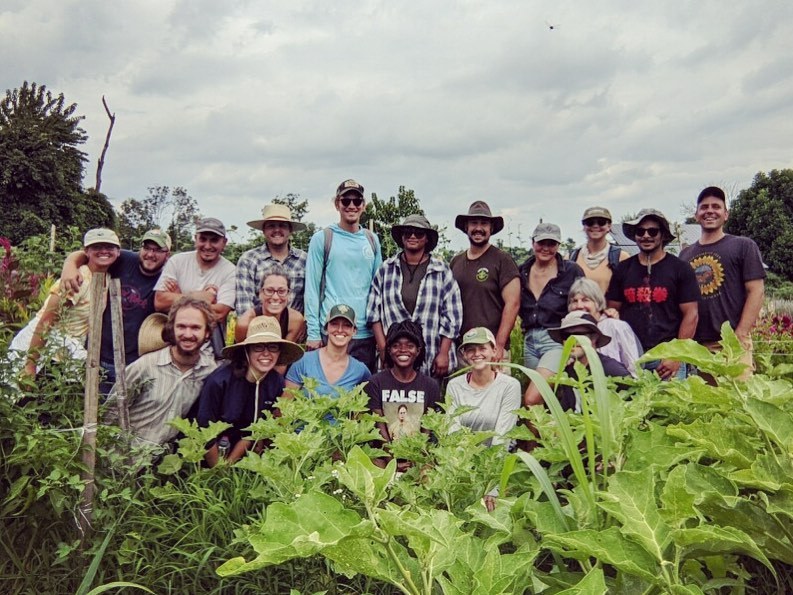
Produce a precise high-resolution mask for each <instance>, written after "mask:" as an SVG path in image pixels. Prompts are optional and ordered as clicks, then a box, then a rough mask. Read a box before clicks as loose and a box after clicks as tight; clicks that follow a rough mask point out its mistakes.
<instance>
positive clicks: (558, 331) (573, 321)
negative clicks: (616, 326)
mask: <svg viewBox="0 0 793 595" xmlns="http://www.w3.org/2000/svg"><path fill="white" fill-rule="evenodd" d="M589 333H595V334H596V335H597V336H596V337H595V340H594V341H592V344H593V345H594V346H595V347H596V348H600V347H604V346H605V345H608V344H609V343H611V337H609V336H608V335H604V334H603V332H602V331H601V330H600V329H599V328H598V325H597V322H596V321H595V319H594V318H592V315H591V314H587V313H586V312H581V311H575V312H570V313H569V314H568V315H567V316H565V317H564V318H562V322H561V324H560V325H559V326H558V327H557V328H549V329H548V334H549V335H550V336H551V339H553V340H554V341H556V342H557V343H564V342H565V341H566V340H567V337H569V336H570V335H584V334H589Z"/></svg>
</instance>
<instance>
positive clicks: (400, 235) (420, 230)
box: [366, 215, 463, 379]
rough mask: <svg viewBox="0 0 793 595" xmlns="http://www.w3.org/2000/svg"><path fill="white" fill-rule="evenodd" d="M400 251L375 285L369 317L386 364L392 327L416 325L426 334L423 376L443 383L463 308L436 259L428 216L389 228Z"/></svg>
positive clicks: (453, 359) (411, 217)
mask: <svg viewBox="0 0 793 595" xmlns="http://www.w3.org/2000/svg"><path fill="white" fill-rule="evenodd" d="M391 237H392V238H393V239H394V242H396V245H397V246H399V248H400V251H399V252H398V253H397V254H396V256H392V257H391V258H389V259H388V260H386V261H385V262H384V263H383V266H381V267H380V269H379V270H378V271H377V274H376V275H375V277H374V280H373V281H372V289H371V290H370V291H369V303H368V305H367V308H366V311H367V317H368V320H369V322H370V323H371V325H372V331H373V332H374V336H375V340H376V341H377V350H378V353H379V354H380V357H381V358H382V360H383V363H385V357H386V355H387V352H386V347H387V346H386V334H387V333H388V329H389V328H390V327H391V325H393V324H396V323H398V322H401V321H403V320H413V321H415V322H416V323H418V325H419V328H421V329H422V334H423V337H424V343H425V344H426V349H427V351H426V354H425V355H426V357H424V358H422V360H423V363H422V366H421V371H422V372H423V373H424V374H427V375H429V376H433V377H435V378H436V379H441V378H443V377H444V376H446V375H447V374H448V373H449V372H450V371H451V370H454V368H455V366H456V363H457V358H456V357H455V352H454V340H455V339H456V338H457V336H458V335H459V334H460V325H461V324H462V319H463V303H462V299H461V297H460V288H459V287H458V286H457V282H456V281H455V280H454V275H452V272H451V270H450V269H449V267H448V265H447V264H446V263H444V262H443V261H442V260H440V259H439V258H436V257H434V256H433V255H432V251H433V250H434V249H435V247H436V246H437V245H438V232H437V231H436V230H435V229H433V228H432V226H431V225H430V223H429V221H427V218H426V217H424V215H408V216H407V217H405V219H404V220H403V221H402V223H401V224H400V225H394V226H393V227H392V228H391Z"/></svg>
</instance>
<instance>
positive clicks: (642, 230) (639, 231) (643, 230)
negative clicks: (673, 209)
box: [633, 227, 661, 238]
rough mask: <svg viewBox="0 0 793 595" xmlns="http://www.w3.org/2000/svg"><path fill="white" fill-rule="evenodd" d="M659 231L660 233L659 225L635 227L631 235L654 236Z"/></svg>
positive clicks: (638, 236)
mask: <svg viewBox="0 0 793 595" xmlns="http://www.w3.org/2000/svg"><path fill="white" fill-rule="evenodd" d="M659 233H661V228H660V227H637V228H636V229H635V230H634V232H633V235H635V236H636V237H637V238H641V237H644V236H645V235H648V236H650V237H651V238H654V237H657V236H658V234H659Z"/></svg>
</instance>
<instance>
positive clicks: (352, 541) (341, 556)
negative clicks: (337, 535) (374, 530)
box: [322, 537, 421, 586]
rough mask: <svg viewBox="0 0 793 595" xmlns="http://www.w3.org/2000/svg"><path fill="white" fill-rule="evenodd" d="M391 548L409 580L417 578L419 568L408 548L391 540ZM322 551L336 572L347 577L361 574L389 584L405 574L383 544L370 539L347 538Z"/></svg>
mask: <svg viewBox="0 0 793 595" xmlns="http://www.w3.org/2000/svg"><path fill="white" fill-rule="evenodd" d="M390 548H391V551H392V552H393V554H394V555H395V556H396V557H397V559H398V560H399V563H400V564H401V565H402V568H404V569H405V571H406V572H408V573H409V575H410V577H411V579H412V580H418V579H419V577H420V576H421V568H420V567H419V565H418V564H417V562H416V560H415V559H414V558H413V557H412V556H411V555H410V553H409V552H408V551H407V549H406V548H405V547H404V546H403V545H402V544H400V543H398V542H397V541H394V540H391V542H390ZM322 554H323V555H324V556H325V557H326V558H328V559H329V560H331V561H332V562H333V565H334V569H335V570H336V571H337V572H339V573H341V574H344V575H346V576H348V577H352V576H353V575H354V574H363V575H365V576H369V577H372V578H375V579H379V580H382V581H386V582H388V583H390V584H392V585H397V586H399V585H403V584H404V583H405V577H404V576H403V574H402V572H401V571H400V569H399V567H398V566H397V564H396V562H395V561H394V560H393V559H392V558H391V557H390V555H389V553H388V551H387V550H386V548H385V546H384V545H383V544H382V543H379V542H377V541H375V540H373V539H366V538H355V537H349V538H346V539H343V540H341V541H340V542H339V544H338V545H333V546H329V547H327V548H325V549H324V550H322Z"/></svg>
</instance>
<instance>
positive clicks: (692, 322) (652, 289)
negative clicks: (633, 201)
mask: <svg viewBox="0 0 793 595" xmlns="http://www.w3.org/2000/svg"><path fill="white" fill-rule="evenodd" d="M622 231H623V233H624V234H625V236H626V237H628V238H633V239H634V241H635V242H636V245H637V246H638V247H639V253H638V254H636V255H634V256H631V257H630V258H629V259H627V260H625V261H623V262H621V263H620V264H619V266H617V269H616V270H615V271H614V275H613V276H612V278H611V282H610V283H609V288H608V292H607V293H606V299H607V301H608V307H609V308H615V309H617V310H619V312H620V316H621V317H622V319H623V320H625V322H627V323H628V324H629V325H630V326H631V328H632V329H633V332H634V333H636V336H638V337H639V340H640V341H641V343H642V347H643V348H644V350H645V351H647V350H649V349H652V348H653V347H655V346H656V345H658V344H660V343H664V342H666V341H671V340H672V339H675V338H677V339H691V338H692V337H693V336H694V331H695V330H696V328H697V318H698V306H697V300H698V299H699V285H698V284H697V279H696V276H695V275H694V271H693V270H692V269H691V267H690V266H689V265H688V264H687V263H685V262H683V261H682V260H680V259H679V258H678V257H677V256H675V255H674V254H671V253H669V252H667V251H666V246H667V244H669V242H671V241H672V240H673V239H674V236H673V235H672V232H671V231H670V229H669V221H668V220H667V219H666V217H665V216H664V214H663V213H661V212H660V211H657V210H655V209H642V210H641V211H639V214H638V216H637V217H636V218H635V219H633V220H631V221H625V222H623V224H622ZM644 367H645V368H646V369H649V370H655V371H656V372H657V373H658V375H659V376H660V377H661V378H663V379H664V380H669V379H671V378H675V377H677V378H685V377H686V365H685V364H683V363H681V362H676V361H672V360H655V361H652V362H648V363H646V364H644Z"/></svg>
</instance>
